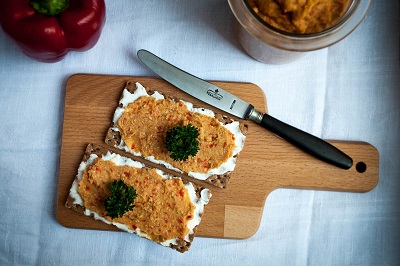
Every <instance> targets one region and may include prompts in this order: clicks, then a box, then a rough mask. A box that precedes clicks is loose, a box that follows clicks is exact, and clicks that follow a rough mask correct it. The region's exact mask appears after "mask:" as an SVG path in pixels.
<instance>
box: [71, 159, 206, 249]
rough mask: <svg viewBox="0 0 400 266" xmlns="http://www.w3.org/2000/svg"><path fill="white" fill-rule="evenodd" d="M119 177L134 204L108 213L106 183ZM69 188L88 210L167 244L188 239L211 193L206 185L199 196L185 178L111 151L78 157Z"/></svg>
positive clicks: (98, 216) (87, 211) (123, 227)
mask: <svg viewBox="0 0 400 266" xmlns="http://www.w3.org/2000/svg"><path fill="white" fill-rule="evenodd" d="M119 180H122V181H123V182H124V183H125V184H126V185H127V186H129V187H133V188H134V189H135V191H136V197H135V199H134V203H133V204H134V207H133V209H131V210H129V211H127V212H125V213H124V214H123V215H122V216H119V217H117V218H114V219H112V218H111V217H109V216H108V215H107V212H106V210H105V207H104V202H105V199H106V198H107V197H108V196H110V194H111V191H110V189H109V186H108V185H109V184H110V183H111V182H113V181H119ZM70 193H71V194H70V195H71V196H72V197H73V198H74V204H79V205H82V206H84V207H85V209H86V211H85V214H86V215H93V216H94V217H95V218H96V219H98V220H102V221H103V222H105V223H108V224H111V223H112V224H114V225H116V226H117V227H118V228H120V229H122V230H125V231H128V232H134V233H136V234H138V235H139V236H141V237H146V238H148V239H151V240H153V241H155V242H158V243H160V244H162V245H165V246H169V245H170V244H176V241H177V239H182V240H185V241H190V240H189V235H191V234H193V230H194V228H195V227H196V226H197V225H198V224H199V223H200V220H201V215H202V213H203V211H204V205H206V204H207V203H208V200H209V198H210V197H211V193H210V192H209V191H208V189H203V190H202V191H201V195H200V197H198V196H197V195H196V191H195V188H194V186H193V184H191V183H190V182H189V183H187V184H184V183H183V181H182V179H180V178H177V177H172V176H170V175H166V174H164V173H163V172H162V171H161V170H158V169H155V168H147V167H144V165H143V164H141V163H139V162H136V161H133V160H131V159H129V158H126V157H123V156H120V155H118V154H114V153H110V152H108V153H107V154H106V155H102V156H101V157H98V156H97V155H95V154H91V155H90V157H89V159H88V160H87V161H85V162H82V163H81V165H80V166H79V170H78V175H77V180H75V181H74V184H73V186H72V188H71V190H70Z"/></svg>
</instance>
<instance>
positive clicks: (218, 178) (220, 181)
mask: <svg viewBox="0 0 400 266" xmlns="http://www.w3.org/2000/svg"><path fill="white" fill-rule="evenodd" d="M124 89H126V90H127V91H128V92H130V93H134V91H135V90H136V85H135V83H132V82H127V83H126V84H125V87H124ZM146 92H147V94H148V95H153V94H154V93H155V91H154V90H152V89H148V88H146ZM157 92H158V93H160V94H162V95H163V96H164V98H165V99H168V98H169V99H173V100H174V101H175V102H178V101H180V99H179V98H177V97H172V96H170V95H168V94H165V93H163V92H160V91H158V90H157ZM122 97H123V96H121V99H122ZM119 107H122V106H121V104H120V105H119ZM194 107H196V108H201V107H198V106H194ZM215 118H216V119H217V120H218V121H219V122H221V123H222V124H224V125H226V124H229V123H232V122H233V120H232V119H231V118H229V117H227V116H225V115H222V114H219V113H215ZM238 122H239V128H240V131H241V133H242V134H243V135H246V133H247V130H248V125H247V124H246V123H244V122H243V121H239V120H238ZM114 126H115V124H114V123H112V124H111V126H110V128H109V129H108V131H107V133H106V137H105V143H106V144H107V145H110V146H112V147H116V148H120V144H121V142H122V139H121V134H120V132H119V131H116V130H114V129H113V128H114ZM120 149H121V148H120ZM238 155H239V153H238V154H236V155H235V156H234V158H236V159H237V157H238ZM186 174H187V173H186ZM231 174H232V171H230V172H225V173H223V174H213V175H211V176H209V177H208V178H207V179H205V180H204V181H205V182H207V183H210V184H212V185H214V186H216V187H220V188H226V187H227V184H228V182H229V179H230V177H231Z"/></svg>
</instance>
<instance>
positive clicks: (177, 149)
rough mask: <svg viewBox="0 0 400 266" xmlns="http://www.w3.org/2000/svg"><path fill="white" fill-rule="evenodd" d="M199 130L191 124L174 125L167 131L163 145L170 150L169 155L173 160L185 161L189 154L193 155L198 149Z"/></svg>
mask: <svg viewBox="0 0 400 266" xmlns="http://www.w3.org/2000/svg"><path fill="white" fill-rule="evenodd" d="M199 135H200V134H199V132H198V131H197V129H196V128H195V127H194V126H193V125H192V124H188V125H187V126H180V125H178V126H175V127H173V128H172V129H171V130H169V131H168V132H167V136H166V138H165V146H166V148H167V151H169V152H171V154H170V157H171V158H172V159H174V160H175V161H186V160H187V159H188V158H189V156H195V155H196V154H197V152H198V151H199V141H198V140H197V138H198V137H199Z"/></svg>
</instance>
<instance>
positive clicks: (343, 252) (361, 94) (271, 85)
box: [0, 0, 400, 265]
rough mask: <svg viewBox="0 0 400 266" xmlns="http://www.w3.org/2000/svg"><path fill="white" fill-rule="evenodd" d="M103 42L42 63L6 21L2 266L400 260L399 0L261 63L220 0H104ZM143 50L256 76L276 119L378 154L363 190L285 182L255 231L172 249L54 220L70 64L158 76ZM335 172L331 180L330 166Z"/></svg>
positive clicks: (214, 73)
mask: <svg viewBox="0 0 400 266" xmlns="http://www.w3.org/2000/svg"><path fill="white" fill-rule="evenodd" d="M106 5H107V21H106V25H105V27H104V30H103V33H102V35H101V38H100V40H99V42H98V44H97V45H96V46H95V47H94V48H93V49H91V50H89V51H87V52H85V53H70V54H69V55H68V56H67V57H66V58H65V59H64V60H63V61H61V62H58V63H54V64H46V63H39V62H36V61H33V60H31V59H29V58H27V57H26V56H24V55H23V54H22V53H21V52H20V51H19V49H18V48H17V47H16V46H15V45H14V44H13V43H12V42H11V41H10V40H9V39H8V38H6V36H5V34H4V33H3V32H2V31H0V125H1V126H0V180H1V186H0V265H135V264H137V265H152V264H157V265H399V261H400V255H399V254H400V196H399V192H400V190H399V188H400V163H399V160H400V144H399V143H400V141H399V136H400V82H399V81H400V71H399V1H373V3H372V6H371V8H370V11H369V13H368V15H367V16H366V19H365V20H364V21H363V22H362V23H361V25H360V26H359V27H358V28H357V29H356V30H355V31H354V32H353V33H352V34H351V35H350V36H349V37H347V38H346V39H344V40H343V41H342V42H340V43H338V44H336V45H334V46H332V47H330V48H328V49H323V50H319V51H316V52H313V53H310V54H308V55H306V56H305V57H303V58H301V59H300V60H299V61H296V62H293V63H290V64H285V65H268V64H263V63H259V62H257V61H255V60H254V59H252V58H250V57H249V56H247V54H246V53H245V52H244V51H243V50H242V49H241V48H240V46H239V44H238V42H237V40H236V39H235V36H234V34H233V28H232V22H233V21H234V17H233V15H232V13H231V11H230V9H229V6H228V3H227V1H225V0H207V1H206V0H203V1H194V0H187V1H186V0H180V1H178V0H176V1H154V0H151V1H129V0H119V1H111V0H108V1H106ZM142 48H144V49H147V50H149V51H151V52H154V53H155V54H157V55H159V56H161V57H163V58H165V59H167V60H169V61H170V62H171V63H174V64H176V65H178V66H180V67H181V68H183V69H185V70H186V71H188V72H191V73H193V74H195V75H197V76H199V77H201V78H203V79H206V80H222V81H246V82H252V83H255V84H257V85H258V86H260V87H261V88H262V89H263V90H264V92H265V94H266V97H267V102H268V110H269V113H270V114H272V115H273V116H275V117H277V118H279V119H281V120H284V121H286V122H288V123H290V124H292V125H294V126H297V127H300V128H302V129H303V130H306V131H308V132H310V133H312V134H315V135H317V136H319V137H322V138H324V139H336V140H357V141H366V142H369V143H371V144H372V145H374V146H375V147H376V148H377V149H378V151H379V153H380V165H379V166H380V171H379V175H380V180H379V184H378V185H377V187H376V188H375V189H373V190H372V191H370V192H368V193H363V194H357V193H343V192H325V191H309V190H307V191H305V190H291V189H279V190H276V191H274V192H273V193H272V194H270V195H269V197H268V198H267V200H266V203H265V209H264V212H263V217H262V220H261V224H260V227H259V230H258V231H257V233H256V234H255V235H254V236H252V237H251V238H249V239H245V240H231V239H214V238H201V237H198V238H195V240H194V242H193V245H192V247H191V249H190V251H189V252H187V253H184V254H180V253H178V252H176V251H173V250H170V249H167V248H164V247H161V246H159V245H156V244H153V243H151V242H150V241H147V240H144V239H141V238H138V237H136V236H133V235H130V234H124V233H118V232H106V231H92V230H80V229H68V228H65V227H63V226H61V225H60V224H59V223H58V222H57V220H56V219H55V212H56V211H55V210H56V200H57V185H58V172H59V160H60V147H61V130H62V120H63V104H64V98H63V97H64V93H65V82H66V80H67V78H68V77H69V76H70V75H71V74H74V73H82V72H83V73H98V74H116V75H135V76H154V74H153V73H152V72H151V71H150V70H148V69H147V68H146V67H144V66H143V65H142V64H140V63H139V62H138V60H137V59H136V56H135V54H136V51H137V50H139V49H142ZM327 178H328V177H327Z"/></svg>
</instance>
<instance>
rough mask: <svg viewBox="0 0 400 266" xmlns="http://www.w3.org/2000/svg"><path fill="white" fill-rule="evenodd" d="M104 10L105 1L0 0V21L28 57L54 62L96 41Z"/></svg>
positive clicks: (100, 29) (91, 45)
mask: <svg viewBox="0 0 400 266" xmlns="http://www.w3.org/2000/svg"><path fill="white" fill-rule="evenodd" d="M105 9H106V8H105V3H104V0H12V1H6V0H0V23H1V26H2V28H3V30H4V32H5V33H6V34H7V35H8V36H9V37H10V38H11V39H12V40H13V41H14V42H15V43H16V44H17V45H18V46H19V47H20V48H21V50H22V51H23V52H24V53H25V54H26V55H27V56H29V57H31V58H32V59H35V60H37V61H41V62H57V61H60V60H61V59H63V58H64V57H65V55H66V54H67V53H68V52H69V51H86V50H88V49H90V48H92V47H93V46H94V45H95V44H96V43H97V41H98V39H99V37H100V34H101V31H102V29H103V26H104V23H105V12H106V11H105Z"/></svg>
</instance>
